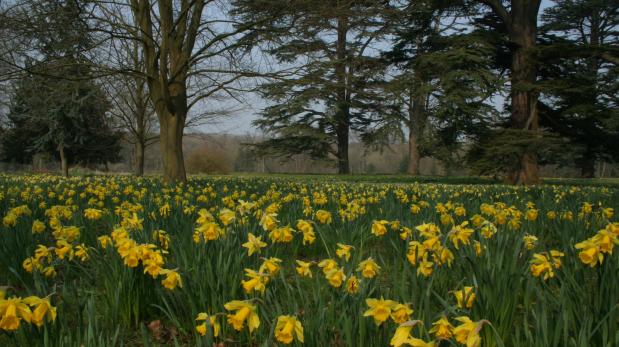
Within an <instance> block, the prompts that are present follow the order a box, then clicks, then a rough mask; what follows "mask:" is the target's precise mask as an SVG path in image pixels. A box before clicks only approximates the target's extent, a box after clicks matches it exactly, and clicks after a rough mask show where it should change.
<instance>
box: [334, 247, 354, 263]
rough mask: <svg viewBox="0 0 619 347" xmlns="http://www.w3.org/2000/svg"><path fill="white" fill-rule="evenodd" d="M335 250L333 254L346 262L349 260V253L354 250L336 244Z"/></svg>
mask: <svg viewBox="0 0 619 347" xmlns="http://www.w3.org/2000/svg"><path fill="white" fill-rule="evenodd" d="M337 247H338V248H337V250H336V251H335V254H336V255H337V256H338V257H340V258H344V259H346V261H348V260H350V251H351V250H352V249H353V248H354V247H353V246H350V245H345V244H342V243H338V244H337Z"/></svg>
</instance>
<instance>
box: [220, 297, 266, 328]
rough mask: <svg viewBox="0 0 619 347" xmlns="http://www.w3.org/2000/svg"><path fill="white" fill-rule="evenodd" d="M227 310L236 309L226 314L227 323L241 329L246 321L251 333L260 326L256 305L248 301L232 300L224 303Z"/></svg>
mask: <svg viewBox="0 0 619 347" xmlns="http://www.w3.org/2000/svg"><path fill="white" fill-rule="evenodd" d="M224 308H225V309H226V310H228V311H236V312H235V313H234V314H228V324H230V325H232V327H233V328H234V329H235V330H237V331H241V329H243V327H244V326H245V322H247V327H248V328H249V332H250V333H251V332H252V331H254V330H255V329H256V328H258V327H259V326H260V318H259V317H258V314H257V313H256V306H254V305H253V304H251V303H250V302H249V301H240V300H233V301H230V302H228V303H226V304H225V305H224Z"/></svg>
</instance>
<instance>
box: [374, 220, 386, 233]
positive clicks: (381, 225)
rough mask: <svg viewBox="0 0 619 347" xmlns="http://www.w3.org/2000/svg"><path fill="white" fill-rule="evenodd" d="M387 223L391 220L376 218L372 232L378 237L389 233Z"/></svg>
mask: <svg viewBox="0 0 619 347" xmlns="http://www.w3.org/2000/svg"><path fill="white" fill-rule="evenodd" d="M387 224H389V221H386V220H375V221H374V222H373V223H372V234H374V236H378V237H381V236H383V235H385V234H386V233H387V226H386V225H387Z"/></svg>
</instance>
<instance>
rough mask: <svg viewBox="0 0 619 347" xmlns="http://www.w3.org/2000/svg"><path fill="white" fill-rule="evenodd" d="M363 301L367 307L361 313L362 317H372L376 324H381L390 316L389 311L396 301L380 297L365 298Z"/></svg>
mask: <svg viewBox="0 0 619 347" xmlns="http://www.w3.org/2000/svg"><path fill="white" fill-rule="evenodd" d="M365 303H366V304H367V305H368V307H369V309H368V310H367V311H365V312H364V313H363V316H364V317H372V318H374V323H376V325H381V324H382V323H383V322H385V321H386V320H387V319H389V317H390V316H391V311H392V309H393V307H394V306H395V305H396V304H397V302H395V301H393V300H385V299H383V298H382V297H381V298H380V299H372V298H369V299H365Z"/></svg>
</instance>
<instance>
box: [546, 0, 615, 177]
mask: <svg viewBox="0 0 619 347" xmlns="http://www.w3.org/2000/svg"><path fill="white" fill-rule="evenodd" d="M618 14H619V4H617V2H616V1H607V0H595V1H591V0H587V1H583V0H579V1H563V0H562V1H557V2H556V5H555V6H553V7H550V8H548V9H547V10H546V11H545V13H544V16H543V20H544V23H545V24H544V26H543V27H542V31H543V35H542V39H541V41H542V44H543V45H542V47H541V49H540V53H539V59H540V60H541V62H542V64H540V66H541V69H540V75H541V80H540V91H541V93H542V97H541V99H540V101H541V104H540V115H541V118H540V120H541V122H542V125H543V126H545V127H547V128H549V129H551V130H552V131H554V132H556V133H558V134H560V135H561V136H563V137H565V138H566V139H568V140H569V142H570V146H571V152H572V157H573V160H574V162H575V164H576V166H577V167H579V168H580V169H581V173H582V175H583V176H585V177H591V176H593V173H594V169H595V166H594V165H595V162H596V161H598V160H605V161H617V160H619V151H617V143H619V111H618V109H617V106H618V104H619V99H618V95H619V79H618V78H617V77H618V72H619V69H618V68H617V65H616V64H613V63H612V62H610V61H608V60H607V59H606V58H605V55H606V54H609V55H615V56H616V55H617V54H618V52H617V47H616V45H617V42H618V39H619V32H618V31H617V27H618V26H619V16H618Z"/></svg>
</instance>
